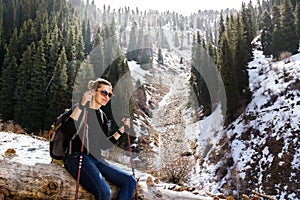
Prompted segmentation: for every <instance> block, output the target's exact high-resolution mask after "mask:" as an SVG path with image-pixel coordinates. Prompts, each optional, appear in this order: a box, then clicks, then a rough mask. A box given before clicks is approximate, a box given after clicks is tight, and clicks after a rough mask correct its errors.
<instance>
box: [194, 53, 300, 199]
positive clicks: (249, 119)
mask: <svg viewBox="0 0 300 200" xmlns="http://www.w3.org/2000/svg"><path fill="white" fill-rule="evenodd" d="M299 65H300V54H297V55H294V56H292V57H289V58H286V59H285V60H282V61H279V62H272V61H271V58H265V57H264V56H263V55H262V51H259V50H254V60H253V61H252V62H250V63H249V65H248V71H249V75H250V87H251V90H252V92H253V97H252V101H251V102H250V104H249V105H248V106H247V108H246V109H245V112H244V113H243V114H242V115H240V116H239V117H238V119H236V120H235V121H234V122H233V123H232V124H230V125H229V126H228V127H227V128H226V129H225V132H224V135H222V137H221V139H220V140H218V141H217V142H216V143H215V145H214V146H213V147H212V148H211V150H210V152H209V153H208V155H207V156H205V157H204V158H203V159H201V160H200V161H199V164H200V167H199V175H198V176H197V180H195V182H199V186H200V187H203V188H207V189H208V190H214V189H215V190H218V191H221V192H223V193H225V194H230V193H232V192H234V193H236V194H240V193H241V192H244V193H249V192H251V190H256V191H260V192H262V193H267V194H270V195H272V196H274V197H275V198H276V199H299V198H300V189H299V180H300V173H299V169H300V151H299V149H300V142H299V133H300V131H299V130H300V129H299V127H300V115H299V114H300V81H299V80H300V67H299ZM200 134H201V133H200ZM208 174H209V175H210V178H209V180H203V179H202V177H206V175H208ZM199 179H200V180H201V181H199ZM207 181H209V182H211V184H207Z"/></svg>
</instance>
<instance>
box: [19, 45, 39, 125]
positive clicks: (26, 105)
mask: <svg viewBox="0 0 300 200" xmlns="http://www.w3.org/2000/svg"><path fill="white" fill-rule="evenodd" d="M33 51H35V44H34V43H31V45H28V46H27V49H26V51H25V52H24V53H23V54H22V59H21V64H20V66H19V68H18V70H17V81H16V91H15V92H16V94H17V95H16V103H15V107H14V109H15V113H14V119H15V121H16V122H17V123H19V124H20V125H21V126H23V127H26V128H28V127H30V114H29V112H28V111H29V109H30V108H31V106H32V104H31V100H32V94H30V85H31V82H30V80H31V70H32V67H33V59H32V58H33Z"/></svg>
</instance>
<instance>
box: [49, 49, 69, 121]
mask: <svg viewBox="0 0 300 200" xmlns="http://www.w3.org/2000/svg"><path fill="white" fill-rule="evenodd" d="M67 63H68V61H67V56H66V52H65V48H64V47H63V48H62V50H61V52H60V54H59V57H58V60H57V63H56V65H55V68H54V73H53V78H52V83H51V86H50V89H49V111H50V112H49V115H48V116H47V119H46V124H51V122H52V121H53V120H54V119H55V117H56V116H58V115H59V114H60V113H62V112H63V111H64V109H65V108H67V107H70V104H71V100H70V96H69V94H70V93H69V91H68V90H69V89H70V88H68V84H67V81H68V75H67Z"/></svg>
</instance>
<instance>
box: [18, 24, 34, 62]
mask: <svg viewBox="0 0 300 200" xmlns="http://www.w3.org/2000/svg"><path fill="white" fill-rule="evenodd" d="M36 38H37V33H36V30H35V25H34V22H33V21H32V20H31V19H29V20H27V21H25V22H24V24H23V26H22V28H21V31H20V34H19V37H18V51H17V55H16V57H17V59H20V57H21V56H20V54H22V53H23V52H24V51H25V50H26V49H27V47H28V45H30V44H31V43H33V42H36Z"/></svg>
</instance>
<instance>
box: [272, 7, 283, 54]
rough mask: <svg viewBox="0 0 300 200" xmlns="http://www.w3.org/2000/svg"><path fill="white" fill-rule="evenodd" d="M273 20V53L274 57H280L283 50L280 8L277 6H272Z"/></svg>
mask: <svg viewBox="0 0 300 200" xmlns="http://www.w3.org/2000/svg"><path fill="white" fill-rule="evenodd" d="M272 16H273V17H272V21H273V33H272V39H271V40H272V54H273V57H274V58H278V57H279V55H280V51H281V50H282V48H281V47H282V40H281V32H280V18H281V14H280V10H279V8H278V7H277V6H273V7H272Z"/></svg>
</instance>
